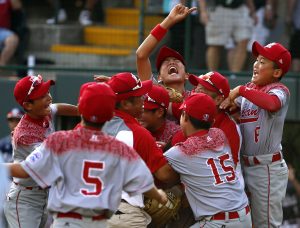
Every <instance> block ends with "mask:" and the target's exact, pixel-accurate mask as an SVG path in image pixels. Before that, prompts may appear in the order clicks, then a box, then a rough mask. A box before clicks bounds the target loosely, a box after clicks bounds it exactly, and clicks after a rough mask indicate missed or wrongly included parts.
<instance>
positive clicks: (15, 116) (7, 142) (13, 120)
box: [0, 108, 24, 162]
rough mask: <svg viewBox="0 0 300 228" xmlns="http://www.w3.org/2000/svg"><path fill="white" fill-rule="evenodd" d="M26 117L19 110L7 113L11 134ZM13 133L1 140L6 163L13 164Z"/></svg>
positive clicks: (0, 145)
mask: <svg viewBox="0 0 300 228" xmlns="http://www.w3.org/2000/svg"><path fill="white" fill-rule="evenodd" d="M23 115H24V112H23V111H22V110H21V109H19V108H13V109H12V110H10V111H9V113H7V115H6V118H7V122H8V126H9V129H10V131H11V132H13V131H14V129H15V127H16V126H17V125H18V123H19V121H20V119H21V118H22V116H23ZM11 139H12V138H11V133H10V134H9V135H7V136H5V137H4V138H2V139H0V152H1V155H2V158H3V160H4V162H12V161H13V159H12V144H11Z"/></svg>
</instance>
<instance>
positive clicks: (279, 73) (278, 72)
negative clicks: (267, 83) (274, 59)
mask: <svg viewBox="0 0 300 228" xmlns="http://www.w3.org/2000/svg"><path fill="white" fill-rule="evenodd" d="M273 77H274V78H276V79H279V78H281V77H282V70H281V69H274V72H273Z"/></svg>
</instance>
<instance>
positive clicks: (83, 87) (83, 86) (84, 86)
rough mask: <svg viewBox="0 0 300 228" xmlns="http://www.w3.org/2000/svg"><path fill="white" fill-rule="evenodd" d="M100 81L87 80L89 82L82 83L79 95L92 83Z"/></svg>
mask: <svg viewBox="0 0 300 228" xmlns="http://www.w3.org/2000/svg"><path fill="white" fill-rule="evenodd" d="M97 83H98V82H87V83H84V84H82V85H81V87H80V89H79V97H81V95H82V93H83V91H84V90H85V89H86V88H87V87H89V86H90V85H94V84H97Z"/></svg>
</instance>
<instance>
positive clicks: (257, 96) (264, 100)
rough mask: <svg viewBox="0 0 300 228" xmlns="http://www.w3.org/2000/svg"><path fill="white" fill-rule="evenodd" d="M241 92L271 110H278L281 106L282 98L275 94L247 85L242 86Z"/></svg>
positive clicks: (255, 102) (254, 102)
mask: <svg viewBox="0 0 300 228" xmlns="http://www.w3.org/2000/svg"><path fill="white" fill-rule="evenodd" d="M239 93H240V95H241V96H243V97H245V98H246V99H247V100H249V101H251V102H252V103H253V104H255V105H257V106H258V107H260V108H263V109H265V110H267V111H269V112H276V111H278V110H279V109H280V108H281V103H280V100H279V99H278V97H277V96H275V95H270V94H267V93H265V92H262V91H258V90H255V89H251V88H248V87H246V86H241V87H240V89H239Z"/></svg>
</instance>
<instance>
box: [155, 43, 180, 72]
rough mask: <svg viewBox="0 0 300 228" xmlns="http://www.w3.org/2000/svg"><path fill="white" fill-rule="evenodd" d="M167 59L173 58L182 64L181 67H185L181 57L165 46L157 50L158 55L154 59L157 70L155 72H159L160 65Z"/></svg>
mask: <svg viewBox="0 0 300 228" xmlns="http://www.w3.org/2000/svg"><path fill="white" fill-rule="evenodd" d="M168 57H174V58H176V59H178V60H180V62H182V63H183V65H185V61H184V59H183V56H182V55H180V54H179V53H178V52H177V51H175V50H173V49H171V48H168V47H167V46H163V47H162V48H161V49H160V50H159V53H158V55H157V58H156V69H157V71H159V69H160V66H161V64H162V63H163V61H164V60H165V59H166V58H168Z"/></svg>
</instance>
